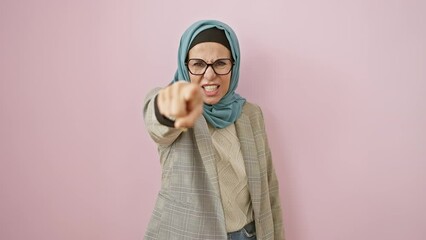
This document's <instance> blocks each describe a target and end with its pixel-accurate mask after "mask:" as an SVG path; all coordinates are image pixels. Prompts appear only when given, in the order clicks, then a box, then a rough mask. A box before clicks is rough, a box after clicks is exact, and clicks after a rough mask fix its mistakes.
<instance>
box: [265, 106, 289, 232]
mask: <svg viewBox="0 0 426 240" xmlns="http://www.w3.org/2000/svg"><path fill="white" fill-rule="evenodd" d="M259 109H260V108H259ZM260 113H261V115H262V117H261V126H262V128H263V129H262V131H263V133H264V134H263V136H264V142H265V153H266V161H267V171H268V186H269V199H270V204H271V210H272V217H273V220H274V239H278V240H284V239H285V238H284V227H283V219H282V211H281V201H280V194H279V184H278V179H277V175H276V173H275V168H274V166H273V163H272V155H271V150H270V148H269V144H268V138H267V135H266V129H265V123H264V119H263V114H262V111H261V110H260Z"/></svg>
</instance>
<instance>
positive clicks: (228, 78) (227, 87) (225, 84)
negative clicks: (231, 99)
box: [222, 77, 231, 94]
mask: <svg viewBox="0 0 426 240" xmlns="http://www.w3.org/2000/svg"><path fill="white" fill-rule="evenodd" d="M222 82H223V83H224V84H223V85H224V87H225V88H224V89H223V90H224V93H225V94H226V93H227V92H228V90H229V87H230V86H231V78H230V77H227V78H224V79H223V80H222ZM225 90H226V91H225Z"/></svg>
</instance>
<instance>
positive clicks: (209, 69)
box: [204, 66, 216, 80]
mask: <svg viewBox="0 0 426 240" xmlns="http://www.w3.org/2000/svg"><path fill="white" fill-rule="evenodd" d="M215 76H216V73H215V72H214V70H213V67H212V66H208V67H207V69H206V72H205V73H204V78H205V79H207V80H212V79H213V78H214V77H215Z"/></svg>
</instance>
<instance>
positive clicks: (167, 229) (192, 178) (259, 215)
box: [144, 89, 284, 240]
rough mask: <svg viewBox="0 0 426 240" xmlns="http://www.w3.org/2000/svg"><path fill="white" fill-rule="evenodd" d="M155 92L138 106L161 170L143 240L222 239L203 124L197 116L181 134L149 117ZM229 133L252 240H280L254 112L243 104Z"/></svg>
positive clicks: (267, 157)
mask: <svg viewBox="0 0 426 240" xmlns="http://www.w3.org/2000/svg"><path fill="white" fill-rule="evenodd" d="M158 91H159V89H154V90H153V91H151V92H150V93H149V94H148V96H147V97H146V99H145V103H144V119H145V125H146V128H147V130H148V132H149V134H150V136H151V138H152V139H153V140H154V141H155V142H156V143H157V145H158V151H159V155H160V162H161V166H162V183H161V190H160V191H159V194H158V196H157V201H156V205H155V207H154V211H153V214H152V216H151V220H150V222H149V224H148V227H147V230H146V233H145V237H144V239H147V240H154V239H160V240H173V239H185V240H188V239H203V240H207V239H223V240H225V239H227V233H226V230H225V219H224V213H223V209H222V203H221V197H220V192H219V184H218V177H217V173H216V165H215V151H214V149H213V143H212V139H211V136H210V133H209V129H208V126H207V122H206V120H205V118H204V117H200V118H199V119H198V120H197V122H196V124H195V126H194V127H193V128H190V129H188V131H186V132H182V131H181V130H178V129H174V128H169V127H166V126H164V125H162V124H160V123H159V122H158V120H157V119H156V117H155V113H154V97H155V96H156V95H157V93H158ZM235 128H236V131H237V135H238V138H239V139H240V143H241V151H242V154H243V158H244V162H245V167H246V173H247V177H248V185H249V191H250V197H251V201H252V205H253V212H254V218H255V224H256V235H257V239H258V240H264V239H265V240H266V239H275V240H281V239H284V230H283V227H282V216H281V207H280V199H279V194H278V181H277V177H276V175H275V170H274V168H273V165H272V160H271V153H270V150H269V146H268V142H267V138H266V132H265V127H264V122H263V116H262V112H261V110H260V108H259V107H258V106H256V105H254V104H251V103H248V102H246V103H245V104H244V107H243V111H242V114H241V116H240V118H239V119H238V120H237V121H236V122H235Z"/></svg>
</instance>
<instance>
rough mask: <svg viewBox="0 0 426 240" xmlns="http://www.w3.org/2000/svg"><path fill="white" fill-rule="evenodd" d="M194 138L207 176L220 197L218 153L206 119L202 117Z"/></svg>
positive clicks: (195, 126)
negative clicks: (214, 147)
mask: <svg viewBox="0 0 426 240" xmlns="http://www.w3.org/2000/svg"><path fill="white" fill-rule="evenodd" d="M193 130H194V136H195V141H196V142H197V146H198V150H199V151H200V156H201V160H202V162H203V163H204V166H205V169H206V172H207V175H208V176H209V179H210V182H211V183H212V185H213V188H214V190H215V191H216V193H217V194H218V195H219V194H220V193H219V182H218V177H217V169H216V153H215V151H214V149H213V142H212V139H211V135H210V132H209V127H208V126H207V122H206V120H205V118H204V117H200V118H199V119H198V120H197V122H196V123H195V125H194V128H193Z"/></svg>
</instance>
